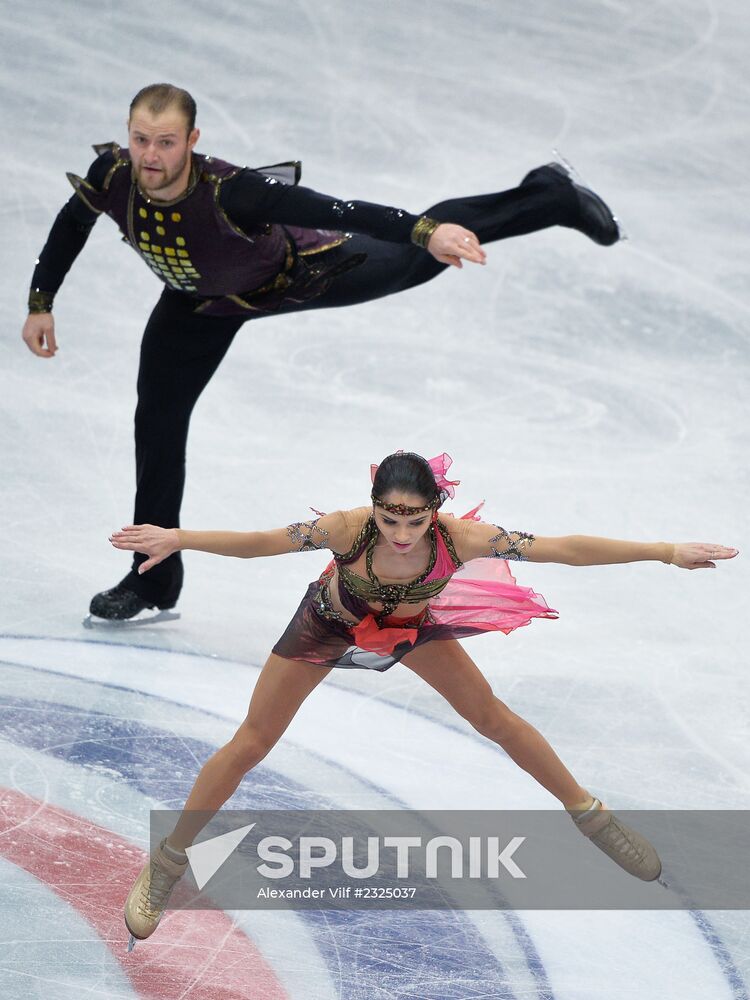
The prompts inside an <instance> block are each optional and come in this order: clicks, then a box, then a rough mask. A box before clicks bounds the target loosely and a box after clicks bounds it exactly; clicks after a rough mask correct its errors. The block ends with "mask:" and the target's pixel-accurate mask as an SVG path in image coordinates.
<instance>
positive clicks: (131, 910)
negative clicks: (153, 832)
mask: <svg viewBox="0 0 750 1000" xmlns="http://www.w3.org/2000/svg"><path fill="white" fill-rule="evenodd" d="M165 843H166V840H162V842H161V843H160V844H159V847H158V849H157V850H156V851H155V852H154V854H153V855H152V856H151V857H150V858H149V860H148V861H147V862H146V864H145V865H144V866H143V869H142V870H141V873H140V875H139V876H138V878H137V879H136V880H135V882H134V883H133V888H132V889H131V890H130V892H129V893H128V898H127V899H126V900H125V926H126V927H127V929H128V930H129V931H130V941H129V943H128V951H132V950H133V947H134V945H135V942H136V940H137V941H143V940H145V939H146V938H147V937H150V936H151V935H152V934H153V933H154V931H155V930H156V928H157V927H158V926H159V921H160V920H161V918H162V914H163V913H164V910H165V908H166V905H167V903H168V902H169V897H170V895H171V894H172V890H173V889H174V887H175V885H176V883H177V881H178V880H179V879H180V878H181V877H182V876H183V875H184V874H185V871H186V869H187V865H188V862H187V858H185V861H184V862H177V861H173V860H172V858H170V857H168V856H167V855H166V853H165V851H164V845H165Z"/></svg>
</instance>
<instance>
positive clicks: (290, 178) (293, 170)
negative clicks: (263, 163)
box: [253, 160, 302, 185]
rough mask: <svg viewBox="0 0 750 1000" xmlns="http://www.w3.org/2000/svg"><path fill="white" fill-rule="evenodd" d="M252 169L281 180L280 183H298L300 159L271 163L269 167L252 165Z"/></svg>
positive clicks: (300, 167)
mask: <svg viewBox="0 0 750 1000" xmlns="http://www.w3.org/2000/svg"><path fill="white" fill-rule="evenodd" d="M253 169H254V170H255V171H256V172H257V173H259V174H263V175H264V176H266V177H271V178H273V180H276V181H281V183H282V184H291V185H294V184H299V182H300V178H301V177H302V163H301V161H300V160H288V161H287V162H286V163H273V164H271V166H270V167H253Z"/></svg>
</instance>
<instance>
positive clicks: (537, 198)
mask: <svg viewBox="0 0 750 1000" xmlns="http://www.w3.org/2000/svg"><path fill="white" fill-rule="evenodd" d="M424 214H425V215H427V216H429V217H430V218H433V219H437V220H438V221H439V222H455V223H458V224H459V225H462V226H465V227H466V228H467V229H471V230H472V231H473V232H475V233H476V234H477V236H478V237H479V240H480V242H481V243H493V242H496V241H498V240H505V239H511V238H512V237H515V236H524V235H526V234H528V233H533V232H538V231H539V230H542V229H548V228H550V227H551V226H564V227H566V228H570V229H576V230H578V231H579V232H581V233H583V234H584V235H585V236H588V237H589V238H590V239H592V240H594V242H596V243H600V244H602V245H609V244H611V243H614V242H616V241H617V240H618V239H619V231H618V227H617V223H616V221H615V219H614V216H613V215H612V213H611V211H610V210H609V208H608V207H607V205H606V204H605V202H604V201H602V199H601V198H600V197H599V196H598V195H596V194H595V193H594V192H593V191H589V190H588V189H586V188H582V187H580V186H579V185H577V184H575V183H574V181H573V180H572V178H571V177H570V176H569V175H568V174H567V172H566V170H565V169H564V168H563V167H562V166H560V165H559V164H546V165H545V166H542V167H537V168H536V169H535V170H532V171H530V172H529V173H528V174H526V176H525V177H524V178H523V180H522V181H521V183H520V184H519V185H518V187H515V188H510V189H509V190H507V191H498V192H494V193H491V194H482V195H470V196H469V197H465V198H451V199H449V200H447V201H441V202H439V203H438V204H436V205H432V206H431V207H430V208H428V209H426V210H425V212H424ZM328 253H329V254H330V256H331V257H335V256H336V255H345V254H351V253H364V254H366V255H367V260H366V261H365V263H364V264H363V265H362V266H361V267H356V268H354V269H353V270H352V271H349V272H347V273H346V274H344V275H342V276H341V277H339V278H337V279H336V280H335V281H334V282H333V284H332V286H331V288H330V289H329V290H328V291H327V292H325V293H324V294H323V295H321V296H320V297H319V298H317V299H313V300H312V301H311V302H307V303H304V304H302V305H299V306H292V307H291V308H290V307H286V306H285V307H284V309H283V311H284V312H286V311H293V310H295V309H320V308H326V307H337V306H348V305H354V304H356V303H359V302H367V301H370V300H372V299H378V298H382V297H383V296H385V295H392V294H394V293H395V292H401V291H404V290H405V289H407V288H413V287H414V286H415V285H421V284H423V283H424V282H426V281H430V280H431V279H432V278H434V277H435V276H436V275H438V274H440V272H441V271H444V270H445V269H446V267H447V266H448V265H447V264H441V263H439V262H438V261H437V260H435V258H434V257H432V256H431V255H430V254H429V253H427V252H426V251H425V250H423V249H421V248H420V247H416V246H413V245H410V244H401V243H386V242H384V241H382V240H375V239H372V238H371V237H369V236H354V237H353V238H352V239H351V240H349V242H348V243H346V244H345V245H344V246H343V247H340V248H337V249H335V250H332V251H329V252H328Z"/></svg>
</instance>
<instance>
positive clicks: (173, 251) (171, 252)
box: [164, 247, 175, 257]
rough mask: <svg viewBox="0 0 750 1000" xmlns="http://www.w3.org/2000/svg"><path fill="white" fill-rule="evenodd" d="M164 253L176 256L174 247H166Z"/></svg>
mask: <svg viewBox="0 0 750 1000" xmlns="http://www.w3.org/2000/svg"><path fill="white" fill-rule="evenodd" d="M164 253H165V254H166V255H167V257H174V256H175V249H174V247H164Z"/></svg>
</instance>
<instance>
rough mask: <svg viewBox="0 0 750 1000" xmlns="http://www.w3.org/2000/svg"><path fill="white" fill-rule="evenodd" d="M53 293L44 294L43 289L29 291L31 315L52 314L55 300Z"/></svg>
mask: <svg viewBox="0 0 750 1000" xmlns="http://www.w3.org/2000/svg"><path fill="white" fill-rule="evenodd" d="M54 297H55V296H54V295H53V294H52V292H43V291H42V290H41V288H32V289H30V290H29V312H30V313H50V312H52V302H53V300H54Z"/></svg>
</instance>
